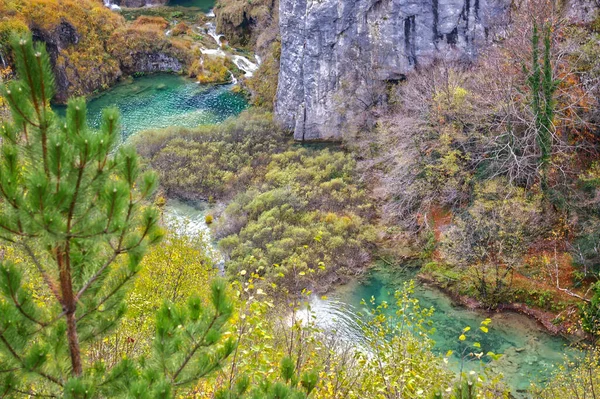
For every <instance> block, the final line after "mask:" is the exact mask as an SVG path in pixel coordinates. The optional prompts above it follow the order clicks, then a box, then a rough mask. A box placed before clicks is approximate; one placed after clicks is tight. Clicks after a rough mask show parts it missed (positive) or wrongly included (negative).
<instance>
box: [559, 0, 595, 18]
mask: <svg viewBox="0 0 600 399" xmlns="http://www.w3.org/2000/svg"><path fill="white" fill-rule="evenodd" d="M599 8H600V0H570V1H567V3H566V5H565V17H566V18H567V20H569V21H571V22H575V23H590V22H592V21H593V20H594V19H596V18H597V17H598V9H599Z"/></svg>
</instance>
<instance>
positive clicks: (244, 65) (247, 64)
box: [231, 55, 258, 78]
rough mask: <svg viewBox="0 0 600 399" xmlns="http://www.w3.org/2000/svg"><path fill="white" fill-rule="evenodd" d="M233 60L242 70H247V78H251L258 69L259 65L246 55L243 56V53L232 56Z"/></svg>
mask: <svg viewBox="0 0 600 399" xmlns="http://www.w3.org/2000/svg"><path fill="white" fill-rule="evenodd" d="M231 60H232V61H233V63H234V64H235V66H237V67H238V68H240V69H241V70H242V71H244V72H245V75H244V76H246V77H247V78H251V77H252V75H254V72H256V70H257V69H258V65H257V64H255V63H253V62H252V61H250V60H249V59H248V58H246V57H242V56H241V55H234V56H232V57H231Z"/></svg>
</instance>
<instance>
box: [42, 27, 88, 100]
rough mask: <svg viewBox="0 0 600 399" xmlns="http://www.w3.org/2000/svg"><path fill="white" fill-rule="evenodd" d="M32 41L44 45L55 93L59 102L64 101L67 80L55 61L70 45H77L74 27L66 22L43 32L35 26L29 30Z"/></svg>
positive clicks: (77, 35)
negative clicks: (48, 58)
mask: <svg viewBox="0 0 600 399" xmlns="http://www.w3.org/2000/svg"><path fill="white" fill-rule="evenodd" d="M30 30H31V34H32V36H33V40H35V41H42V42H44V43H46V50H48V55H49V56H50V60H51V62H52V65H53V67H54V75H55V79H56V80H55V83H56V91H57V93H58V95H57V97H58V100H59V101H64V100H66V98H62V97H66V95H63V93H67V92H68V88H69V79H68V76H67V73H66V71H65V68H61V67H57V60H58V56H59V55H60V53H61V52H62V51H63V50H65V49H66V48H67V47H69V46H71V45H76V44H77V43H79V40H80V34H79V33H78V32H77V29H76V28H75V26H73V25H72V24H71V23H70V22H68V21H61V22H60V23H59V24H58V25H57V26H56V27H55V28H54V29H52V30H44V29H42V28H40V27H38V26H36V25H33V26H31V28H30Z"/></svg>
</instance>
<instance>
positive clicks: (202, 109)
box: [56, 74, 248, 139]
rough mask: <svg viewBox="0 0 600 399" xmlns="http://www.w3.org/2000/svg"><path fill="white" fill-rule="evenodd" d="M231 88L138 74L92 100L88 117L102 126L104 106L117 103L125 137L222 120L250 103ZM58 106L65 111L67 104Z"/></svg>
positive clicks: (185, 79)
mask: <svg viewBox="0 0 600 399" xmlns="http://www.w3.org/2000/svg"><path fill="white" fill-rule="evenodd" d="M231 88H232V86H231V85H199V84H197V83H196V82H195V81H193V80H191V79H187V78H184V77H181V76H176V75H166V74H159V75H150V76H145V77H141V78H136V79H134V80H132V81H129V82H123V83H119V84H118V85H116V86H115V87H113V88H111V89H110V90H108V91H106V92H105V93H103V94H101V95H100V96H98V97H96V98H94V99H92V100H90V101H89V102H88V121H89V122H90V124H91V125H92V126H94V127H98V126H99V124H100V118H101V115H102V110H103V109H104V108H106V107H109V106H116V107H117V108H119V110H120V111H121V125H122V127H123V138H124V139H125V138H127V137H129V136H130V135H132V134H133V133H136V132H139V131H142V130H147V129H159V128H165V127H168V126H183V127H196V126H199V125H206V124H212V123H219V122H222V121H223V120H225V119H227V118H229V117H230V116H234V115H237V114H239V113H240V112H242V111H243V110H244V109H245V108H246V107H247V106H248V103H247V101H246V99H245V98H244V97H243V96H241V95H238V94H235V93H232V91H231ZM56 109H57V111H58V112H59V113H61V114H64V110H65V108H64V107H63V106H58V107H56Z"/></svg>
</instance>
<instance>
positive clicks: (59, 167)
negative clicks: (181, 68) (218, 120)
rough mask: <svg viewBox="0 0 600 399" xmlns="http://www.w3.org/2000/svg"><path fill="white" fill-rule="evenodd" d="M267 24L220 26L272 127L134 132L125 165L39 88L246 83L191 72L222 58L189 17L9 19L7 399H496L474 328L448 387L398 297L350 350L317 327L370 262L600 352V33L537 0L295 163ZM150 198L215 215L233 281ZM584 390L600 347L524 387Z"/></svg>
mask: <svg viewBox="0 0 600 399" xmlns="http://www.w3.org/2000/svg"><path fill="white" fill-rule="evenodd" d="M527 6H529V7H531V8H527ZM276 10H277V2H263V1H253V2H247V1H238V0H231V1H224V0H222V1H220V2H219V4H218V6H217V18H218V23H219V25H220V26H221V27H222V29H223V30H224V31H226V32H227V33H228V34H229V35H232V40H231V43H232V44H235V43H238V44H242V45H247V46H256V48H257V50H258V51H259V53H260V54H261V55H262V56H263V63H262V65H261V68H260V69H259V70H258V72H257V73H256V74H255V76H254V78H253V79H250V80H248V81H247V82H246V84H247V87H248V88H249V89H251V90H252V92H253V93H252V94H253V97H252V98H253V102H254V104H255V105H256V106H260V107H263V108H266V109H267V111H264V110H257V109H256V108H255V109H252V110H250V111H247V112H245V113H244V114H242V115H241V116H240V117H238V118H236V119H233V120H229V121H226V122H225V123H223V124H221V125H217V126H208V127H199V128H196V129H182V128H169V129H166V130H163V131H150V132H145V133H143V134H141V135H139V136H138V137H137V138H135V139H134V141H133V143H132V144H133V145H134V147H135V148H136V149H137V150H134V149H133V148H132V147H121V148H119V149H116V148H115V147H116V141H117V140H116V137H117V136H118V131H119V126H118V119H119V116H118V112H117V111H116V110H112V109H110V110H106V111H105V113H104V117H103V123H102V126H101V128H100V130H99V131H94V130H92V129H90V128H88V126H87V124H86V120H85V118H86V115H85V114H86V106H85V101H84V100H83V99H73V100H70V101H69V105H68V111H67V113H66V118H64V119H61V118H59V117H58V116H56V115H55V114H54V113H53V112H52V110H51V109H50V107H49V102H50V100H51V98H52V97H53V95H54V94H55V93H54V92H55V88H54V86H53V85H52V81H53V80H54V79H55V78H57V77H58V79H56V80H57V83H58V84H59V85H60V83H61V81H60V79H62V78H64V79H65V81H66V82H68V83H70V85H69V91H67V92H66V93H63V94H65V95H70V94H86V93H91V92H93V91H95V90H96V89H98V88H105V87H107V86H108V85H110V84H112V82H114V80H115V79H116V78H117V77H118V75H120V74H121V73H123V72H124V73H131V74H134V73H136V62H137V61H138V60H139V59H140V57H139V54H149V53H161V54H163V55H166V56H168V57H172V58H174V59H177V60H178V61H180V62H182V63H183V64H185V66H186V72H187V73H189V74H190V75H192V76H194V77H197V78H198V80H199V81H200V82H213V81H219V82H220V81H224V80H228V79H230V76H231V73H234V74H235V75H239V74H240V71H238V70H236V68H235V66H234V65H233V64H232V63H231V61H230V60H229V59H228V58H227V57H208V56H207V57H204V56H201V51H200V48H204V47H205V46H208V45H209V43H210V45H212V46H213V47H214V46H215V43H214V40H213V39H212V38H210V37H206V35H203V34H202V31H201V30H198V27H199V26H201V25H202V24H203V23H204V22H205V19H204V17H203V16H198V15H194V14H193V13H187V12H186V13H179V12H177V13H176V14H174V12H173V11H172V10H171V9H169V8H168V7H162V8H156V9H152V10H148V11H139V10H127V11H126V12H125V13H124V16H119V15H117V14H114V13H110V12H109V11H108V10H106V9H104V8H103V7H102V6H101V4H100V3H96V2H88V1H84V2H82V3H77V4H75V3H70V2H68V1H67V2H55V1H52V0H31V1H29V0H28V1H23V0H4V1H2V0H0V54H2V55H3V56H4V57H9V58H10V63H11V65H13V66H14V67H15V69H16V71H15V72H16V74H13V72H12V71H11V70H9V68H7V69H6V70H4V69H3V70H1V71H0V77H2V78H3V79H4V78H6V77H10V78H13V77H16V76H18V77H19V78H21V79H23V80H14V81H12V82H11V83H9V84H8V85H6V86H5V87H3V89H2V91H1V92H0V94H1V95H2V97H0V119H3V120H5V121H6V123H4V124H3V125H2V127H1V128H0V133H1V134H2V151H1V154H2V157H1V163H0V197H1V198H2V200H1V201H0V232H1V234H0V240H2V247H1V256H0V258H1V259H0V396H2V397H5V396H6V397H21V396H23V395H30V396H43V395H45V396H59V397H73V398H75V397H77V398H94V397H98V398H100V397H120V396H122V397H139V398H145V397H179V396H183V397H198V398H221V399H233V398H265V397H266V398H307V397H310V398H323V399H325V398H340V399H341V398H356V399H358V398H381V399H384V398H385V399H400V398H452V399H459V398H460V399H464V398H468V399H471V398H475V397H484V398H504V397H508V393H507V389H506V387H505V386H504V384H503V382H502V378H501V376H495V375H491V373H489V372H488V371H487V370H486V369H485V363H484V364H483V365H482V362H488V361H494V360H495V359H497V358H498V357H499V355H497V354H495V353H492V352H489V351H487V350H486V348H482V345H481V343H479V342H471V333H470V332H469V331H470V328H469V327H465V329H464V330H463V331H462V333H461V334H460V335H459V336H457V337H456V339H457V340H458V341H460V342H461V344H462V345H463V348H464V351H463V353H462V354H461V356H460V357H461V364H459V365H458V366H457V365H451V366H457V367H454V368H452V367H449V366H448V365H447V363H448V359H447V358H446V359H445V358H443V357H440V356H438V355H436V354H434V353H433V352H432V348H433V342H432V341H431V339H430V338H429V335H430V333H431V331H432V329H433V328H435V327H436V326H435V325H432V323H431V321H430V317H431V315H432V312H434V309H425V308H422V307H421V306H420V304H419V302H418V301H417V300H415V299H414V298H413V296H412V293H413V292H412V291H413V286H412V285H411V284H407V285H406V286H405V287H404V288H403V289H402V290H399V291H398V292H397V293H396V296H395V300H394V302H395V303H381V304H377V303H374V301H373V302H372V303H370V304H369V305H370V308H371V309H372V312H371V313H369V314H365V315H362V316H363V318H362V319H360V320H359V321H358V323H359V328H360V330H361V332H362V334H363V335H364V337H365V340H364V342H362V343H361V345H356V344H355V343H352V342H347V341H346V340H344V339H340V337H338V336H336V334H335V332H334V333H331V332H327V331H323V330H321V329H320V328H319V327H318V326H316V325H315V323H314V321H313V317H314V315H313V314H312V313H311V309H310V304H309V303H310V302H309V299H310V297H311V295H312V294H313V292H316V293H325V292H326V291H328V290H329V289H331V288H332V286H333V285H334V284H338V283H343V282H345V281H347V280H349V279H350V278H352V277H354V276H357V275H360V274H362V273H363V272H365V271H366V270H367V269H368V267H369V266H370V265H371V264H372V261H373V260H374V259H375V258H380V259H381V260H383V261H384V262H385V263H386V264H387V265H388V266H389V267H393V266H394V265H395V264H397V263H399V262H401V261H403V260H404V258H405V257H407V256H408V257H412V258H415V259H419V263H422V264H424V266H423V267H422V269H421V270H420V272H421V278H423V279H426V280H429V281H432V282H434V283H435V284H437V285H438V286H440V287H442V288H444V289H446V290H448V291H449V292H451V293H453V294H455V295H457V296H458V297H461V298H463V297H468V298H471V299H474V300H475V302H476V304H477V305H478V306H481V307H484V308H486V309H503V308H504V309H518V310H523V309H526V311H529V312H530V314H534V315H535V316H536V317H538V318H540V319H541V320H542V321H543V322H545V323H546V324H545V325H546V326H550V327H549V328H551V329H553V328H555V329H556V331H563V332H578V333H581V332H582V331H583V332H584V333H581V336H583V337H584V338H588V339H589V340H590V341H594V340H597V337H598V335H599V333H600V283H599V282H598V280H599V279H598V277H599V274H598V273H599V272H600V263H599V262H600V257H599V255H598V246H597V242H598V239H599V238H600V219H599V218H600V213H599V212H598V206H599V204H600V203H599V202H598V198H599V195H598V193H599V190H600V168H599V165H598V164H597V161H596V158H597V155H598V140H597V133H598V128H597V122H598V117H599V115H598V109H599V108H598V102H597V101H598V95H599V92H598V87H599V86H598V81H599V80H600V71H599V70H598V65H597V59H598V55H600V45H599V44H598V43H600V34H599V33H598V26H600V19H599V20H598V21H596V22H595V23H593V24H591V25H589V26H570V25H568V24H566V23H564V22H563V21H562V20H558V19H557V18H556V16H555V14H554V9H551V8H545V7H544V6H543V5H542V4H541V3H539V2H536V1H532V2H531V3H529V2H527V4H526V5H523V6H522V8H520V9H518V10H516V11H515V14H514V21H513V30H512V31H511V32H510V33H508V34H507V37H506V38H505V40H504V41H503V42H502V43H501V45H498V46H495V47H493V48H491V49H490V50H489V51H488V52H487V53H484V54H482V55H481V57H480V59H479V61H478V63H477V64H476V65H470V66H469V67H465V66H464V65H451V64H448V63H439V64H436V65H434V66H432V67H431V68H429V69H424V70H419V71H416V72H414V73H413V74H411V75H409V76H408V79H407V81H406V82H401V83H390V84H389V85H388V86H387V87H383V86H382V87H380V88H379V87H378V88H376V89H377V90H379V89H381V90H382V92H381V93H379V94H378V95H374V96H373V97H374V98H386V99H387V100H388V101H387V102H385V103H382V102H381V101H378V102H377V103H374V104H372V107H370V108H369V109H368V110H367V111H368V112H371V115H370V117H369V118H363V119H362V120H364V121H367V120H368V121H370V122H369V123H364V124H358V122H357V121H360V120H361V118H360V117H357V119H356V120H353V121H352V122H355V123H357V125H356V126H352V127H351V128H350V129H349V130H348V131H349V132H352V134H348V135H346V137H345V142H344V147H342V146H341V145H324V144H314V145H300V144H297V143H296V144H295V143H292V142H291V141H290V138H289V136H288V134H287V132H284V131H282V130H281V129H279V128H278V126H277V125H276V124H275V123H274V122H273V116H272V115H271V114H270V113H269V112H268V109H272V106H273V99H274V96H275V87H276V84H275V82H276V79H277V72H278V65H279V56H280V43H279V39H278V37H277V30H276V26H277V11H276ZM534 12H535V15H536V16H537V17H538V20H537V21H532V20H531V19H530V16H531V15H533V13H534ZM175 19H177V20H178V23H177V24H176V25H175V23H174V22H173V21H174V20H175ZM60 24H67V25H68V26H71V27H73V28H74V30H75V32H76V33H75V34H76V35H77V37H78V39H77V40H78V43H76V45H69V46H66V47H65V48H64V49H61V50H60V51H58V52H56V53H53V51H54V49H53V48H52V47H51V46H49V47H48V50H49V51H50V54H48V53H47V52H46V50H45V49H44V48H43V46H42V45H39V44H36V45H34V44H32V40H31V36H27V32H29V31H31V32H33V33H34V34H35V35H37V36H40V35H41V36H42V37H43V36H44V35H48V34H52V32H53V31H54V30H55V29H57V27H58V26H59V25H60ZM167 30H169V31H170V36H167V35H165V32H166V31H167ZM15 32H17V33H21V34H23V33H25V34H26V35H25V36H23V39H18V38H16V37H14V36H11V34H13V33H15ZM11 37H12V44H13V46H14V47H15V50H16V52H15V53H14V55H12V54H10V53H9V52H8V48H7V46H8V44H9V41H11ZM20 40H23V41H22V42H21V41H20ZM71 44H75V43H71ZM224 48H225V49H226V50H227V51H230V50H231V49H230V48H228V47H227V45H224ZM231 51H235V50H231ZM138 53H139V54H138ZM37 60H40V62H39V63H38V62H37ZM52 62H54V65H55V66H59V68H60V69H61V70H62V71H64V75H57V74H56V70H55V71H54V73H53V72H52V71H51V64H52ZM26 77H29V78H30V79H25V78H26ZM374 89H375V88H374ZM9 114H10V115H9ZM374 120H375V121H376V123H372V122H373V121H374ZM137 152H139V153H140V154H141V156H142V158H143V161H141V162H138V156H137ZM153 170H154V171H156V172H153ZM142 171H143V172H142ZM156 174H158V177H159V178H160V188H159V194H158V196H155V194H154V191H155V189H156V186H157V183H156V182H157V179H156V177H157V176H156ZM165 197H167V198H179V199H183V200H188V201H199V200H203V201H207V202H209V203H210V204H211V205H212V206H213V208H212V211H211V212H212V213H211V214H210V215H208V216H207V218H206V223H207V224H210V225H211V229H212V235H213V237H214V238H215V239H217V240H218V248H219V250H220V252H221V253H222V255H223V256H224V258H225V277H227V281H224V280H221V279H219V278H218V277H217V275H218V274H219V272H218V269H217V266H216V265H215V260H214V259H212V258H211V256H210V251H209V250H208V248H207V245H209V244H207V242H209V240H207V239H203V237H189V236H186V235H182V234H181V233H179V232H178V227H177V226H174V225H173V224H171V223H169V221H168V220H165V219H164V215H163V217H161V216H160V211H159V208H160V206H162V205H164V200H165ZM157 205H158V206H157ZM159 241H161V243H160V245H155V244H156V243H158V242H159ZM406 248H409V249H410V251H407V250H406ZM157 281H160V284H157ZM471 304H473V302H471ZM516 305H523V307H517V306H516ZM511 306H513V307H511ZM389 307H392V308H393V309H394V313H393V315H392V316H389V314H390V313H389V309H388V308H389ZM532 309H533V311H532ZM490 323H491V321H490V320H489V319H485V320H483V321H482V322H481V324H480V325H479V326H478V328H479V331H481V332H482V333H487V331H488V328H493V326H490ZM447 356H449V355H447ZM457 368H459V369H460V370H461V372H459V373H455V372H454V371H453V370H455V369H457ZM471 369H476V370H478V371H477V372H475V371H473V372H469V371H470V370H471ZM597 375H598V354H597V350H596V349H593V348H592V349H591V350H589V351H588V352H587V357H586V358H585V359H582V360H581V361H576V362H572V363H566V364H565V365H564V366H561V367H560V368H559V370H558V372H557V373H556V375H555V377H554V378H553V379H552V380H551V381H548V382H545V383H544V384H542V385H541V386H536V385H534V386H533V387H532V390H531V392H532V395H535V397H541V398H567V397H587V396H586V395H590V394H591V395H592V397H593V395H595V392H598V391H599V389H600V387H598V383H599V381H598V378H597ZM532 382H533V381H532Z"/></svg>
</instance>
